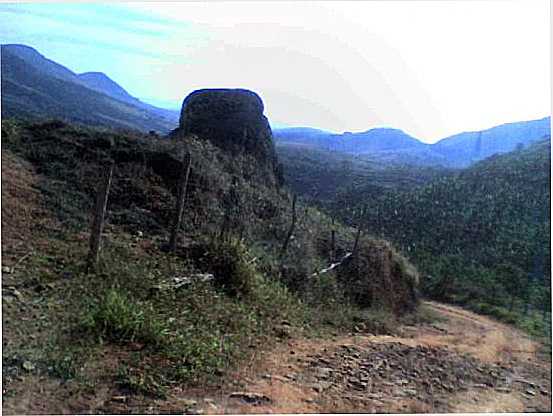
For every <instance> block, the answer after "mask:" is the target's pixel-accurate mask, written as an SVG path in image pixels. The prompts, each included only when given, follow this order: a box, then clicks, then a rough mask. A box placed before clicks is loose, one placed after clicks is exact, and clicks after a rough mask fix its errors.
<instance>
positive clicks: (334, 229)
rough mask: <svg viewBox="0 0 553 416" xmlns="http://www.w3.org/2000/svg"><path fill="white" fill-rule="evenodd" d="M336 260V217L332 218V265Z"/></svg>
mask: <svg viewBox="0 0 553 416" xmlns="http://www.w3.org/2000/svg"><path fill="white" fill-rule="evenodd" d="M335 258H336V227H335V225H334V217H332V229H331V231H330V263H333V262H334V259H335Z"/></svg>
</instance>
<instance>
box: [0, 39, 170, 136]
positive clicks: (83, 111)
mask: <svg viewBox="0 0 553 416" xmlns="http://www.w3.org/2000/svg"><path fill="white" fill-rule="evenodd" d="M1 56H2V115H3V117H18V116H19V117H21V116H22V117H26V118H35V119H36V118H62V119H65V120H67V121H74V122H78V123H82V124H88V125H98V124H100V125H103V126H106V127H112V128H119V129H131V130H133V129H134V130H140V131H150V130H154V131H159V132H162V133H167V132H169V131H171V130H172V129H174V128H175V127H176V126H177V124H178V112H177V111H172V110H166V109H162V108H158V107H154V106H151V105H149V104H147V103H143V102H142V101H140V100H138V99H137V98H134V97H132V96H131V95H130V94H129V93H128V92H127V91H126V90H125V89H124V88H123V87H121V86H120V85H119V84H117V83H116V82H115V81H113V80H112V79H111V78H109V76H108V75H106V74H104V73H101V72H92V73H91V72H88V73H84V74H76V73H75V72H73V71H71V70H70V69H68V68H67V67H65V66H63V65H61V64H59V63H57V62H55V61H53V60H50V59H48V58H46V57H45V56H44V55H42V54H41V53H40V52H38V51H37V50H36V49H34V48H32V47H30V46H27V45H20V44H6V45H1Z"/></svg>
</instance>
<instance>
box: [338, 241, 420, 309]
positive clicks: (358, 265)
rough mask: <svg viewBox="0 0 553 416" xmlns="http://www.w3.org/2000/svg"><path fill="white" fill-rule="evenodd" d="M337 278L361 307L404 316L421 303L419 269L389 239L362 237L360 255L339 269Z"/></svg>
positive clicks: (353, 257)
mask: <svg viewBox="0 0 553 416" xmlns="http://www.w3.org/2000/svg"><path fill="white" fill-rule="evenodd" d="M338 278H339V279H340V281H342V282H344V283H345V286H346V292H347V294H348V296H349V297H350V298H351V299H352V300H353V301H355V303H357V304H358V305H360V306H364V307H370V306H381V307H384V308H389V309H392V310H393V311H394V313H396V314H397V315H401V314H403V313H405V312H409V311H412V310H413V309H414V308H415V307H416V305H417V302H418V294H417V285H418V280H419V278H418V274H417V271H416V270H415V268H414V267H413V266H412V265H411V264H410V263H409V262H408V261H407V259H405V258H404V257H403V256H401V255H400V254H398V253H397V252H396V251H395V250H394V249H393V248H392V246H391V245H390V244H389V243H388V242H386V241H381V240H372V239H363V240H361V241H360V242H359V250H358V255H357V256H352V257H351V258H350V259H349V260H348V261H347V262H346V263H345V264H343V266H342V267H341V268H338Z"/></svg>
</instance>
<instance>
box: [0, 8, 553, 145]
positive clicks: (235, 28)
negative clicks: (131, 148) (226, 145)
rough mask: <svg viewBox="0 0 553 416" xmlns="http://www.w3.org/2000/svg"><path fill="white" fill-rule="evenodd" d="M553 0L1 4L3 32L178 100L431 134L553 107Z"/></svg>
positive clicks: (318, 123)
mask: <svg viewBox="0 0 553 416" xmlns="http://www.w3.org/2000/svg"><path fill="white" fill-rule="evenodd" d="M549 8H550V2H549V1H548V0H533V1H528V0H471V1H465V0H462V1H432V0H428V1H392V2H390V1H386V2H385V1H366V2H347V1H343V2H297V1H296V2H284V1H279V2H267V1H265V2H261V1H257V2H252V1H249V2H228V1H227V2H180V3H176V2H173V3H161V2H155V3H153V2H152V3H117V4H94V3H80V4H79V3H25V4H23V3H18V4H0V41H1V42H2V43H25V44H28V45H30V46H33V47H35V48H36V49H37V50H38V51H39V52H41V53H42V54H44V55H45V56H47V57H48V58H50V59H53V60H55V61H57V62H59V63H61V64H63V65H65V66H67V67H68V68H70V69H71V70H73V71H75V72H85V71H102V72H105V73H106V74H107V75H109V76H110V77H111V78H112V79H114V80H115V81H116V82H118V83H119V84H120V85H122V86H123V87H124V88H125V89H127V91H129V92H130V93H131V94H132V95H134V96H136V97H139V98H141V99H143V100H145V101H148V102H150V103H152V104H155V105H160V106H164V107H173V108H179V107H180V103H181V102H182V100H183V99H184V97H185V96H186V95H187V94H188V93H190V92H191V91H193V90H194V89H197V88H209V87H241V88H249V89H252V90H254V91H256V92H258V93H259V94H260V95H261V97H262V98H263V100H264V102H265V107H266V113H267V115H268V117H269V118H270V120H271V122H272V123H285V124H288V125H307V126H313V127H319V128H325V129H330V130H334V131H362V130H367V129H369V128H372V127H376V126H393V127H396V128H401V129H403V130H405V131H406V132H408V133H410V134H412V135H414V136H416V137H418V138H420V139H422V140H425V141H428V142H434V141H436V140H437V139H439V138H441V137H444V136H447V135H450V134H454V133H458V132H460V131H466V130H477V129H482V128H487V127H491V126H493V125H496V124H500V123H503V122H509V121H518V120H527V119H533V118H539V117H543V116H546V115H548V114H550V109H551V108H550V104H551V84H550V49H551V47H550V46H551V45H550V9H549Z"/></svg>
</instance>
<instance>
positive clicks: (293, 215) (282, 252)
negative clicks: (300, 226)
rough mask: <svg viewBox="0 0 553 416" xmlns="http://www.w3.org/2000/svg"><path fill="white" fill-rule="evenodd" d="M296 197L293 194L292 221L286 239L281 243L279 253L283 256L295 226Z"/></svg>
mask: <svg viewBox="0 0 553 416" xmlns="http://www.w3.org/2000/svg"><path fill="white" fill-rule="evenodd" d="M296 199H297V196H296V195H295V194H294V199H293V200H292V223H291V224H290V229H289V230H288V234H287V235H286V239H285V240H284V244H283V245H282V250H281V253H280V255H281V257H282V256H284V254H285V253H286V249H287V248H288V243H289V242H290V239H291V238H292V234H293V233H294V228H295V227H296Z"/></svg>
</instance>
